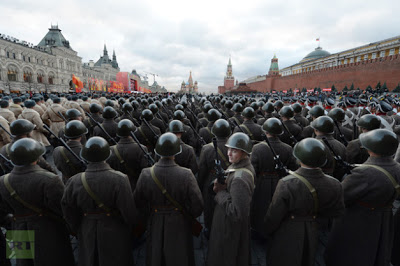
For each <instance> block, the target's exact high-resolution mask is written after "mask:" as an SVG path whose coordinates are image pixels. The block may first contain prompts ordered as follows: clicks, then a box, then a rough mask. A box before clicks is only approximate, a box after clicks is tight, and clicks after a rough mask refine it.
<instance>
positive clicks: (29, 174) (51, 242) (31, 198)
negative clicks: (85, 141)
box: [0, 138, 74, 266]
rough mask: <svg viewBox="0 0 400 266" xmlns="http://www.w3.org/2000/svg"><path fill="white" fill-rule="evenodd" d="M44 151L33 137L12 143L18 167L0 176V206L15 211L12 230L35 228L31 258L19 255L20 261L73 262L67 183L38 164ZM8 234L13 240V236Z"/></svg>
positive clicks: (65, 263) (48, 263) (36, 262)
mask: <svg viewBox="0 0 400 266" xmlns="http://www.w3.org/2000/svg"><path fill="white" fill-rule="evenodd" d="M45 151H46V150H45V148H44V147H43V146H42V145H41V144H40V143H38V142H37V141H35V140H33V139H30V138H23V139H19V140H17V141H16V142H15V143H14V144H13V145H12V146H11V148H10V158H11V161H12V162H13V164H14V165H15V167H14V169H13V170H12V172H11V173H10V174H7V175H5V176H2V177H1V178H0V209H2V211H5V212H7V213H11V214H13V216H14V219H13V222H12V230H32V231H34V236H33V237H34V238H33V239H30V240H31V241H32V242H33V243H34V248H32V249H31V250H34V254H31V255H32V259H31V260H28V259H26V260H25V259H18V257H17V265H66V266H72V265H74V258H73V255H72V248H71V244H70V240H69V234H68V230H67V227H66V226H65V222H64V220H63V219H62V211H61V198H62V196H63V193H64V185H63V183H62V182H61V180H60V178H59V177H58V176H57V175H55V174H53V173H51V172H49V171H46V170H44V169H42V168H40V167H39V166H38V165H37V162H38V160H39V158H40V156H41V155H43V154H44V153H45ZM13 191H14V192H13ZM14 193H15V194H14ZM21 199H22V201H23V202H24V203H22V202H21ZM14 232H15V234H16V235H17V234H18V233H21V234H23V233H24V232H21V231H14ZM7 236H8V237H9V239H10V240H11V241H12V240H13V236H11V238H10V235H7ZM22 236H23V235H22ZM25 237H26V240H29V238H28V237H27V236H25Z"/></svg>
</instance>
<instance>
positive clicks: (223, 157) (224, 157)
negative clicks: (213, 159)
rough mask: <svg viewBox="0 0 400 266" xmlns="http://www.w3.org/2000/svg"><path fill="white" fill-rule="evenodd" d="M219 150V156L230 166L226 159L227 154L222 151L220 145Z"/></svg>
mask: <svg viewBox="0 0 400 266" xmlns="http://www.w3.org/2000/svg"><path fill="white" fill-rule="evenodd" d="M217 150H218V155H219V157H221V159H222V161H224V163H225V166H226V167H228V166H229V162H228V160H227V159H226V156H225V155H224V154H223V153H222V151H221V149H220V148H219V147H217Z"/></svg>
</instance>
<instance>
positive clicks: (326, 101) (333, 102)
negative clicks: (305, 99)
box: [324, 97, 335, 106]
mask: <svg viewBox="0 0 400 266" xmlns="http://www.w3.org/2000/svg"><path fill="white" fill-rule="evenodd" d="M324 104H325V105H329V106H334V105H335V100H334V99H332V98H330V97H326V98H325V101H324Z"/></svg>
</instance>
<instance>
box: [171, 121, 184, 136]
mask: <svg viewBox="0 0 400 266" xmlns="http://www.w3.org/2000/svg"><path fill="white" fill-rule="evenodd" d="M168 131H169V132H171V133H183V132H185V128H184V127H183V123H182V122H181V121H179V120H172V121H171V122H169V124H168Z"/></svg>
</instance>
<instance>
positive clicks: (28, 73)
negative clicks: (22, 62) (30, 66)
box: [24, 72, 32, 82]
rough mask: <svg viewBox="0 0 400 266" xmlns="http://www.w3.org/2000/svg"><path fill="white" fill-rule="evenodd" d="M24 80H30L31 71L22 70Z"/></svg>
mask: <svg viewBox="0 0 400 266" xmlns="http://www.w3.org/2000/svg"><path fill="white" fill-rule="evenodd" d="M24 81H25V82H32V73H31V72H24Z"/></svg>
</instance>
